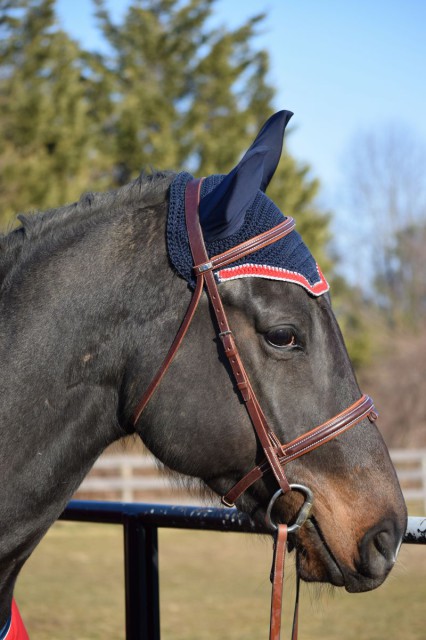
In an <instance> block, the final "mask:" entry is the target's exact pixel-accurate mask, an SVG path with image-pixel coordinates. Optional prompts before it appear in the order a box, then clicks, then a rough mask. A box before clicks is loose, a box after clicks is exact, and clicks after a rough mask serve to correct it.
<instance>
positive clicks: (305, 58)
mask: <svg viewBox="0 0 426 640" xmlns="http://www.w3.org/2000/svg"><path fill="white" fill-rule="evenodd" d="M107 4H108V6H109V7H110V10H111V13H112V15H113V16H114V17H115V18H119V17H120V15H123V12H124V11H125V8H126V6H127V4H128V2H127V0H109V1H108V3H107ZM57 7H58V13H59V17H60V20H61V21H62V23H63V24H64V26H66V29H67V31H68V32H70V33H71V34H72V35H73V36H74V37H76V38H78V39H79V40H80V41H81V42H82V43H83V44H84V45H85V46H88V47H90V45H92V46H93V45H95V46H98V45H99V40H98V35H97V34H96V32H95V30H94V25H95V21H94V18H93V15H92V14H93V9H92V3H91V1H90V0H58V5H57ZM261 12H265V13H266V19H265V21H264V24H263V27H262V32H261V33H260V34H259V36H258V37H257V38H256V40H255V41H254V45H255V46H256V47H259V48H264V49H266V50H267V51H268V52H269V55H270V62H271V71H270V76H269V79H270V82H271V83H272V84H273V86H274V87H275V90H276V96H275V100H274V106H275V107H276V109H277V110H278V109H283V108H285V109H290V110H291V111H294V114H295V115H294V117H293V119H292V121H291V122H292V126H293V132H292V134H291V135H290V136H289V141H288V145H289V149H290V151H291V153H292V154H293V155H294V156H295V157H296V158H298V159H299V160H301V161H306V162H308V163H309V164H310V165H311V167H312V173H313V175H315V177H317V178H319V180H320V182H321V185H322V190H321V194H320V201H321V202H322V204H323V205H324V206H326V207H328V208H330V209H336V208H337V209H338V208H339V206H340V203H339V197H340V196H339V194H340V193H341V184H343V183H344V180H345V175H344V173H345V158H347V157H348V150H349V149H350V148H351V145H353V144H354V143H355V141H356V139H357V135H359V133H360V131H363V130H374V129H375V128H377V127H380V126H381V125H382V124H383V123H386V124H391V125H393V123H395V124H398V125H403V126H405V127H408V128H409V129H411V131H412V132H413V134H414V135H415V136H416V137H417V138H418V139H419V140H423V141H424V144H425V145H426V113H425V110H426V109H425V107H426V72H425V63H426V33H425V28H426V27H425V25H426V2H425V1H424V0H352V1H348V0H346V1H343V0H297V1H296V0H292V1H291V2H290V1H288V0H266V1H264V0H260V1H259V0H217V1H216V3H215V5H214V16H213V20H214V21H215V22H216V23H217V24H223V25H226V26H227V27H236V26H238V25H239V24H241V23H243V22H244V21H246V20H247V19H248V18H249V17H251V16H253V15H256V14H258V13H261Z"/></svg>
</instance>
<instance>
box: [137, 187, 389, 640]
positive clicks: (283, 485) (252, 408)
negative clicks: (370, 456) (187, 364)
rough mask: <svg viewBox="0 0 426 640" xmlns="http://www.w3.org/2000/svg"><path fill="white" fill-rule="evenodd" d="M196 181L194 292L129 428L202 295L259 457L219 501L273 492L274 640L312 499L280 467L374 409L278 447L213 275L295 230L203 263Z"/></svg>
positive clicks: (189, 199)
mask: <svg viewBox="0 0 426 640" xmlns="http://www.w3.org/2000/svg"><path fill="white" fill-rule="evenodd" d="M201 184H202V179H199V180H191V181H189V182H188V184H187V187H186V192H185V218H186V227H187V232H188V238H189V244H190V247H191V252H192V257H193V260H194V267H193V269H194V273H195V275H196V287H195V290H194V293H193V296H192V299H191V302H190V304H189V306H188V309H187V311H186V314H185V317H184V319H183V321H182V323H181V326H180V328H179V330H178V332H177V334H176V336H175V339H174V341H173V343H172V345H171V347H170V349H169V351H168V353H167V355H166V357H165V359H164V360H163V363H162V364H161V366H160V368H159V370H158V371H157V373H156V375H155V376H154V378H153V380H152V381H151V383H150V384H149V386H148V388H147V389H146V391H145V393H144V394H143V396H142V398H141V399H140V401H139V403H138V405H137V407H136V409H135V411H134V414H133V417H132V424H133V426H135V425H136V423H137V421H138V420H139V418H140V416H141V414H142V412H143V410H144V409H145V407H146V405H147V404H148V402H149V400H150V399H151V397H152V395H153V394H154V392H155V390H156V389H157V387H158V385H159V384H160V382H161V380H162V378H163V376H164V374H165V373H166V371H167V369H168V367H169V366H170V364H171V362H172V360H173V358H174V356H175V354H176V352H177V350H178V349H179V347H180V345H181V343H182V340H183V338H184V337H185V334H186V333H187V331H188V329H189V326H190V324H191V321H192V319H193V317H194V313H195V311H196V309H197V307H198V304H199V302H200V299H201V295H202V293H203V290H204V289H205V290H206V293H207V296H208V298H209V301H210V304H211V307H212V310H213V312H214V314H215V317H216V322H217V328H218V336H219V338H220V339H221V342H222V345H223V349H224V353H225V355H226V357H227V358H228V361H229V364H230V366H231V370H232V373H233V377H234V379H235V382H236V385H237V387H238V389H239V391H240V394H241V396H242V398H243V400H244V403H245V406H246V409H247V412H248V414H249V416H250V419H251V422H252V425H253V428H254V431H255V433H256V436H257V438H258V440H259V442H260V444H261V446H262V449H263V451H264V454H265V460H264V461H263V462H261V463H260V464H259V465H257V466H255V467H254V468H253V469H252V470H251V471H249V472H248V473H247V474H246V475H245V476H244V477H243V478H241V479H240V480H239V481H238V482H237V484H236V485H235V486H234V487H232V489H230V491H228V493H227V494H226V495H225V496H223V497H222V502H223V504H224V505H225V506H227V507H233V506H234V503H235V501H236V500H237V499H238V498H239V497H240V496H241V495H242V494H243V493H244V492H245V491H246V490H247V489H248V488H249V487H251V486H252V484H253V483H254V482H256V481H257V480H259V479H260V478H262V477H263V476H264V475H265V474H267V473H269V472H272V473H273V475H274V477H275V479H276V481H277V484H278V487H279V488H278V490H277V491H276V493H275V494H274V495H273V496H272V498H271V501H270V503H269V506H268V509H267V512H266V522H267V524H268V525H269V527H270V528H271V529H273V530H274V535H275V545H274V560H273V569H272V573H271V581H272V585H273V588H272V600H271V625H270V636H269V637H270V640H279V638H280V626H281V604H282V582H283V575H284V558H285V550H286V544H287V535H288V533H294V532H295V531H297V529H299V528H300V527H301V526H302V525H303V523H304V522H305V521H306V519H307V518H308V517H309V513H310V509H311V507H312V503H313V496H312V492H311V491H310V489H308V488H307V487H305V486H303V485H296V484H293V485H291V484H290V483H289V482H288V480H287V477H286V475H285V473H284V466H285V465H286V464H287V463H288V462H290V461H291V460H295V459H296V458H298V457H300V456H302V455H304V454H305V453H308V452H309V451H312V450H313V449H316V448H317V447H319V446H320V445H322V444H325V443H326V442H328V441H329V440H331V439H332V438H335V437H336V436H337V435H340V434H341V433H343V432H344V431H346V430H347V429H350V428H351V427H353V426H355V425H356V424H358V423H359V422H361V421H362V420H364V419H365V418H367V417H368V418H369V420H370V421H371V422H374V421H375V420H376V418H377V413H376V411H375V408H374V404H373V401H372V400H371V398H370V397H369V396H367V395H365V394H364V395H362V396H361V398H359V400H357V401H356V402H354V403H353V404H352V405H350V406H349V407H348V408H347V409H345V410H344V411H342V412H341V413H339V414H338V415H336V416H334V417H333V418H331V419H330V420H328V421H326V422H324V423H322V424H321V425H319V426H317V427H315V428H314V429H311V430H310V431H308V432H307V433H305V434H304V435H302V436H299V437H298V438H295V439H294V440H292V441H291V442H289V443H287V444H281V442H280V441H279V440H278V438H277V436H276V435H275V433H274V431H273V430H272V429H271V428H270V426H269V425H268V423H267V420H266V417H265V415H264V413H263V411H262V408H261V406H260V403H259V401H258V399H257V397H256V394H255V393H254V391H253V387H252V385H251V383H250V379H249V376H248V374H247V372H246V370H245V368H244V365H243V363H242V360H241V358H240V355H239V352H238V349H237V345H236V343H235V339H234V335H233V333H232V330H231V328H230V326H229V322H228V319H227V316H226V313H225V309H224V306H223V303H222V300H221V297H220V294H219V290H218V287H217V284H216V280H215V278H214V274H213V271H214V270H215V269H219V268H221V267H224V266H225V265H228V264H230V263H232V262H235V261H236V260H239V259H240V258H243V257H245V256H247V255H249V254H251V253H254V252H255V251H258V250H259V249H261V248H263V247H266V246H268V245H269V244H272V243H273V242H276V241H277V240H279V239H281V238H284V237H285V236H286V235H288V234H289V233H290V232H291V231H293V229H294V228H295V222H294V220H293V218H290V217H287V218H285V220H283V222H281V223H280V224H279V225H277V226H275V227H273V228H272V229H269V230H268V231H266V232H264V233H262V234H260V235H258V236H255V237H254V238H250V239H249V240H247V241H245V242H243V243H241V244H239V245H237V246H235V247H233V248H232V249H229V250H228V251H225V252H224V253H221V254H219V255H216V256H214V257H212V258H209V256H208V255H207V252H206V248H205V244H204V239H203V233H202V230H201V226H200V222H199V217H198V206H199V201H200V190H201ZM292 490H295V491H299V492H301V493H302V494H303V495H304V498H305V502H304V504H303V506H302V508H301V509H300V511H299V513H298V515H297V516H296V520H295V522H294V523H293V524H292V525H290V526H287V525H286V524H279V525H275V523H274V522H273V521H272V519H271V512H272V508H273V505H274V503H275V501H276V500H277V499H278V498H279V497H280V496H281V495H284V494H286V493H288V492H289V491H292ZM298 593H299V583H297V589H296V606H295V614H294V620H293V633H292V638H293V639H295V638H297V611H298Z"/></svg>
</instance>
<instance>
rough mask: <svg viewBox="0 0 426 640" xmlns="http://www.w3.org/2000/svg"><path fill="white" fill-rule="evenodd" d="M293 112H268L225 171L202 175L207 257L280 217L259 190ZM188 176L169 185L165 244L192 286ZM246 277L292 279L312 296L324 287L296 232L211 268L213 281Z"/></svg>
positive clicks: (269, 172)
mask: <svg viewBox="0 0 426 640" xmlns="http://www.w3.org/2000/svg"><path fill="white" fill-rule="evenodd" d="M292 115H293V114H292V113H291V112H289V111H280V112H278V113H276V114H275V115H273V116H272V117H271V118H270V119H269V120H268V121H267V122H266V124H265V125H264V126H263V128H262V129H261V131H260V132H259V134H258V136H257V137H256V139H255V141H254V142H253V144H252V145H251V147H250V149H249V150H248V151H247V152H246V154H245V155H244V157H243V158H242V160H241V161H240V162H239V163H238V165H237V166H236V167H235V168H234V169H233V170H232V171H231V172H230V173H229V174H227V175H212V176H208V177H207V178H205V179H204V181H203V184H202V188H201V200H200V222H201V227H202V229H203V234H204V241H205V244H206V249H207V253H208V255H209V256H215V255H218V254H220V253H222V252H224V251H226V250H228V249H231V248H232V247H235V246H236V245H238V244H240V243H241V242H244V241H245V240H248V239H249V238H252V237H254V236H256V235H258V234H261V233H263V232H264V231H268V230H269V229H271V228H272V227H275V226H276V225H278V224H279V223H280V222H282V221H283V219H284V218H285V216H283V214H282V213H281V211H280V210H279V209H278V207H277V206H276V205H275V204H274V202H272V200H270V199H269V198H268V197H267V196H266V195H265V193H264V191H265V189H266V187H267V186H268V184H269V181H270V179H271V178H272V176H273V174H274V172H275V169H276V167H277V164H278V162H279V159H280V156H281V151H282V144H283V137H284V130H285V127H286V125H287V123H288V121H289V120H290V118H291V116H292ZM189 180H192V176H191V175H190V174H189V173H186V172H183V173H179V174H178V175H177V176H176V178H175V179H174V180H173V182H172V184H171V186H170V202H169V214H168V220H167V244H168V251H169V256H170V260H171V262H172V264H173V266H174V268H175V269H176V271H177V272H178V273H179V274H180V275H181V276H182V277H183V278H185V280H186V281H187V282H188V283H189V284H190V286H191V287H194V286H195V279H194V276H193V273H192V266H193V264H192V256H191V250H190V246H189V242H188V235H187V232H186V225H185V187H186V184H187V182H188V181H189ZM247 277H258V278H269V279H273V280H284V281H287V282H294V283H296V284H298V285H300V286H302V287H304V288H305V289H307V290H308V291H309V292H310V293H311V294H313V295H315V296H319V295H321V294H323V293H325V292H326V291H328V288H329V287H328V283H327V281H326V280H325V278H324V276H323V275H322V273H321V270H320V268H319V266H318V265H317V263H316V261H315V260H314V258H313V256H312V254H311V253H310V251H309V249H308V248H307V246H306V245H305V244H304V242H303V241H302V239H301V237H300V235H299V234H298V233H297V231H292V232H291V233H290V234H288V235H287V236H285V237H284V238H282V239H281V240H278V241H277V242H275V243H273V244H271V245H269V246H268V247H264V248H263V249H260V250H259V251H257V252H255V253H252V254H250V255H248V256H246V257H245V258H242V259H240V260H238V261H236V262H234V263H232V264H231V265H228V266H226V267H225V268H222V269H219V270H216V271H215V278H216V280H217V281H218V282H224V281H227V280H233V279H236V278H247Z"/></svg>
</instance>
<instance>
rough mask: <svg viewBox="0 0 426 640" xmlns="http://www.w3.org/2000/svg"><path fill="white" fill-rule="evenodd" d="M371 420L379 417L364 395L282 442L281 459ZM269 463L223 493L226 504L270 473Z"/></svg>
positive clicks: (300, 452)
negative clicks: (312, 427) (345, 407)
mask: <svg viewBox="0 0 426 640" xmlns="http://www.w3.org/2000/svg"><path fill="white" fill-rule="evenodd" d="M367 417H368V419H369V420H370V422H374V421H375V420H376V419H377V413H376V411H375V408H374V403H373V401H372V399H371V398H370V397H369V396H367V395H365V394H363V395H362V396H361V398H360V399H359V400H357V401H356V402H354V403H353V404H352V405H351V406H350V407H348V408H347V409H345V410H344V411H342V412H341V413H339V414H338V415H337V416H334V418H331V419H330V420H327V422H324V423H323V424H320V425H319V426H318V427H315V428H314V429H311V431H308V432H307V433H305V434H304V435H302V436H299V437H298V438H295V439H294V440H292V441H291V442H289V443H288V444H283V445H280V449H281V451H280V453H279V454H278V459H279V461H280V464H281V465H285V464H287V463H288V462H291V461H292V460H295V459H296V458H299V457H300V456H303V455H304V454H305V453H308V452H309V451H312V450H313V449H316V448H317V447H319V446H321V445H322V444H325V443H326V442H328V441H329V440H331V439H332V438H335V437H336V436H337V435H339V434H341V433H344V432H345V431H347V430H348V429H350V428H351V427H354V426H355V425H357V424H358V423H359V422H361V421H362V420H364V418H367ZM269 470H270V469H269V465H268V462H267V461H266V460H265V461H264V462H262V463H261V464H259V465H258V466H256V467H254V468H253V469H252V470H251V471H249V472H248V473H247V474H246V475H245V476H244V477H243V478H241V480H239V481H238V482H237V484H236V485H234V486H233V487H232V489H231V490H230V491H229V492H228V493H227V494H226V496H224V498H223V499H222V502H224V504H226V505H233V504H234V503H235V501H236V500H237V499H238V498H239V497H240V496H241V494H243V493H244V492H245V491H246V490H247V489H248V488H249V487H251V485H252V484H254V483H255V482H256V481H257V480H260V478H262V476H264V475H265V473H268V472H269Z"/></svg>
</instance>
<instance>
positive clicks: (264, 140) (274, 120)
mask: <svg viewBox="0 0 426 640" xmlns="http://www.w3.org/2000/svg"><path fill="white" fill-rule="evenodd" d="M292 115H293V112H292V111H278V113H274V115H273V116H271V117H270V118H269V120H267V121H266V122H265V124H264V125H263V127H262V128H261V130H260V131H259V133H258V134H257V136H256V139H255V140H254V142H253V144H252V145H251V147H250V149H249V150H248V151H247V153H250V151H251V150H252V149H255V148H256V147H260V146H262V147H267V149H268V153H267V155H266V157H265V164H264V168H263V178H262V183H261V185H260V187H259V189H261V191H266V188H267V186H268V184H269V183H270V181H271V178H272V176H273V175H274V173H275V169H276V168H277V166H278V163H279V161H280V158H281V152H282V150H283V141H284V131H285V128H286V126H287V125H288V123H289V121H290V118H291V117H292Z"/></svg>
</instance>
